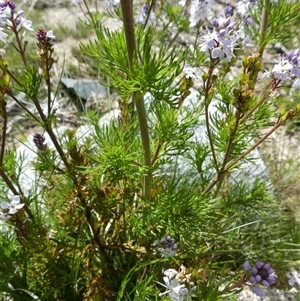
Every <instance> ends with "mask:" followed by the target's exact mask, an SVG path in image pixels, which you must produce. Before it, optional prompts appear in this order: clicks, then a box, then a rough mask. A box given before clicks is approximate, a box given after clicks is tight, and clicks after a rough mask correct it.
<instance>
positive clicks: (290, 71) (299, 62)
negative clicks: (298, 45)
mask: <svg viewBox="0 0 300 301" xmlns="http://www.w3.org/2000/svg"><path fill="white" fill-rule="evenodd" d="M279 57H280V60H279V62H277V64H275V65H274V67H273V69H272V70H271V71H269V72H268V71H266V72H265V74H264V77H271V78H274V79H277V80H280V81H285V80H291V81H293V83H292V87H291V91H290V93H293V92H294V91H295V90H296V89H298V88H300V49H297V50H292V51H290V53H289V54H288V56H284V55H282V56H279Z"/></svg>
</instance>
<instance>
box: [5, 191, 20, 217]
mask: <svg viewBox="0 0 300 301" xmlns="http://www.w3.org/2000/svg"><path fill="white" fill-rule="evenodd" d="M20 201H21V200H20V196H19V195H14V196H13V197H12V199H11V201H10V203H9V202H2V203H1V204H0V207H1V208H2V209H8V212H7V214H10V215H12V214H16V213H17V212H18V210H20V209H21V208H23V207H24V205H25V204H24V203H20Z"/></svg>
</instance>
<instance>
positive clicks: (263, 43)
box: [258, 0, 270, 58]
mask: <svg viewBox="0 0 300 301" xmlns="http://www.w3.org/2000/svg"><path fill="white" fill-rule="evenodd" d="M269 4H270V0H265V1H264V7H263V11H262V20H261V26H260V39H259V49H258V53H259V56H260V58H262V56H263V53H264V50H265V47H266V33H267V28H268V19H269V13H268V9H267V8H268V6H269Z"/></svg>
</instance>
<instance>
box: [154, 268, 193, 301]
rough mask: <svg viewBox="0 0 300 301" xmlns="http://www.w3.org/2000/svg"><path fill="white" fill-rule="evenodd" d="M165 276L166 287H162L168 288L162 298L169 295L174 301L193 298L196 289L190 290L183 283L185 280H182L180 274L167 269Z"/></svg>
mask: <svg viewBox="0 0 300 301" xmlns="http://www.w3.org/2000/svg"><path fill="white" fill-rule="evenodd" d="M164 275H165V276H164V277H163V280H164V282H165V285H164V284H162V285H163V286H164V287H166V289H167V291H165V292H164V293H161V294H160V296H163V295H166V294H168V296H169V298H170V299H171V300H172V301H183V300H186V299H187V298H188V297H189V296H191V294H192V292H193V291H194V290H195V289H196V287H193V288H192V289H191V290H189V289H188V288H187V287H186V285H185V284H184V283H183V282H184V281H185V279H180V273H178V272H177V271H176V270H174V269H167V270H166V271H164Z"/></svg>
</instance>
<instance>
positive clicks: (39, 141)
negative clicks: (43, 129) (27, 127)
mask: <svg viewBox="0 0 300 301" xmlns="http://www.w3.org/2000/svg"><path fill="white" fill-rule="evenodd" d="M32 140H33V143H34V144H35V146H36V147H37V148H38V149H39V150H40V151H41V152H42V153H43V152H44V151H45V149H46V148H47V143H44V142H45V137H44V135H43V134H39V133H37V134H35V135H33V139H32Z"/></svg>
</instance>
